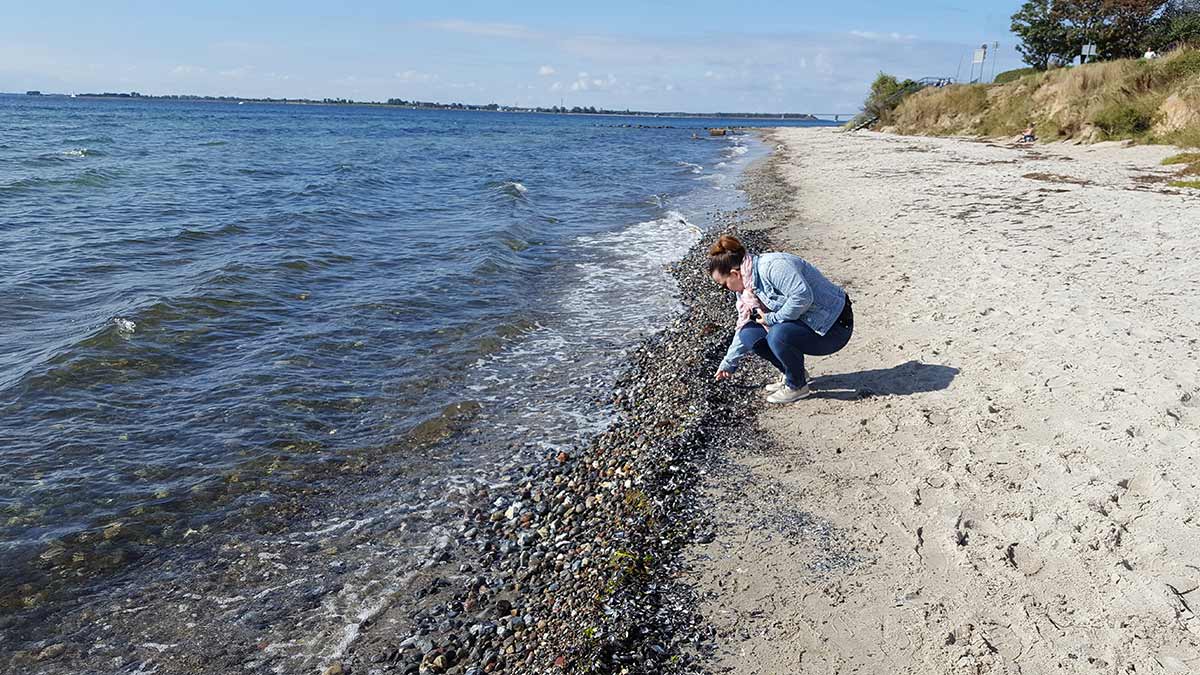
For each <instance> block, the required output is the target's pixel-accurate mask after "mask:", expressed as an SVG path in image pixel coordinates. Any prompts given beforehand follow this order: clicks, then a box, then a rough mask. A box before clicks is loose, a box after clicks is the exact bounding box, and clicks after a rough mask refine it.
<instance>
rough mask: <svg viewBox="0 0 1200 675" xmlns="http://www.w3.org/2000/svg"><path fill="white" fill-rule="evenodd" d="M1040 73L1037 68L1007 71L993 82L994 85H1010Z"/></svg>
mask: <svg viewBox="0 0 1200 675" xmlns="http://www.w3.org/2000/svg"><path fill="white" fill-rule="evenodd" d="M1037 72H1040V71H1039V70H1038V69H1037V68H1016V69H1014V70H1006V71H1004V72H1003V73H1000V74H999V75H997V76H996V78H995V79H994V80H992V84H1008V83H1009V82H1013V81H1014V80H1019V79H1021V78H1022V77H1025V76H1026V75H1032V74H1034V73H1037Z"/></svg>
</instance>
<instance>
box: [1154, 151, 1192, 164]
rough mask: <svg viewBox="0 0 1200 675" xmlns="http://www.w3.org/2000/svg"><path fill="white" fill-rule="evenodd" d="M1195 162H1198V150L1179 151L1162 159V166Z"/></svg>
mask: <svg viewBox="0 0 1200 675" xmlns="http://www.w3.org/2000/svg"><path fill="white" fill-rule="evenodd" d="M1196 163H1200V152H1181V153H1179V154H1178V155H1171V156H1170V157H1168V158H1166V159H1164V160H1163V161H1162V165H1163V166H1172V165H1175V164H1196Z"/></svg>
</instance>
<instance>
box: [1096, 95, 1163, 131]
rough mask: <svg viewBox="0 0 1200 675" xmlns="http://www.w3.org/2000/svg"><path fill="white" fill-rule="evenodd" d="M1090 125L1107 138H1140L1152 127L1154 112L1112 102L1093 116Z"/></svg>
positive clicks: (1128, 104)
mask: <svg viewBox="0 0 1200 675" xmlns="http://www.w3.org/2000/svg"><path fill="white" fill-rule="evenodd" d="M1092 124H1095V125H1096V126H1097V127H1099V129H1100V130H1101V131H1103V132H1104V135H1105V136H1106V137H1108V138H1129V137H1132V136H1140V135H1142V134H1144V133H1146V132H1147V131H1150V127H1152V126H1154V111H1153V110H1147V109H1146V108H1144V107H1142V106H1138V105H1135V104H1133V103H1130V102H1125V101H1122V102H1114V103H1110V104H1108V105H1107V106H1105V107H1104V108H1101V109H1100V111H1099V112H1097V113H1096V114H1095V115H1093V116H1092Z"/></svg>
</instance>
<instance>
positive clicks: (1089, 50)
mask: <svg viewBox="0 0 1200 675" xmlns="http://www.w3.org/2000/svg"><path fill="white" fill-rule="evenodd" d="M1089 57H1090V58H1092V59H1095V58H1096V45H1084V46H1083V50H1082V51H1081V52H1079V63H1080V65H1082V64H1085V63H1087V62H1088V58H1089Z"/></svg>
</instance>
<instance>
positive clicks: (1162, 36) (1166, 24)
mask: <svg viewBox="0 0 1200 675" xmlns="http://www.w3.org/2000/svg"><path fill="white" fill-rule="evenodd" d="M1184 44H1190V45H1200V0H1171V1H1170V2H1168V3H1167V6H1166V8H1164V9H1163V11H1162V16H1160V17H1159V19H1158V21H1157V22H1156V24H1155V26H1154V34H1153V37H1152V38H1151V44H1150V46H1151V47H1153V48H1155V49H1160V50H1161V49H1169V48H1171V47H1177V46H1179V45H1184Z"/></svg>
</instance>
